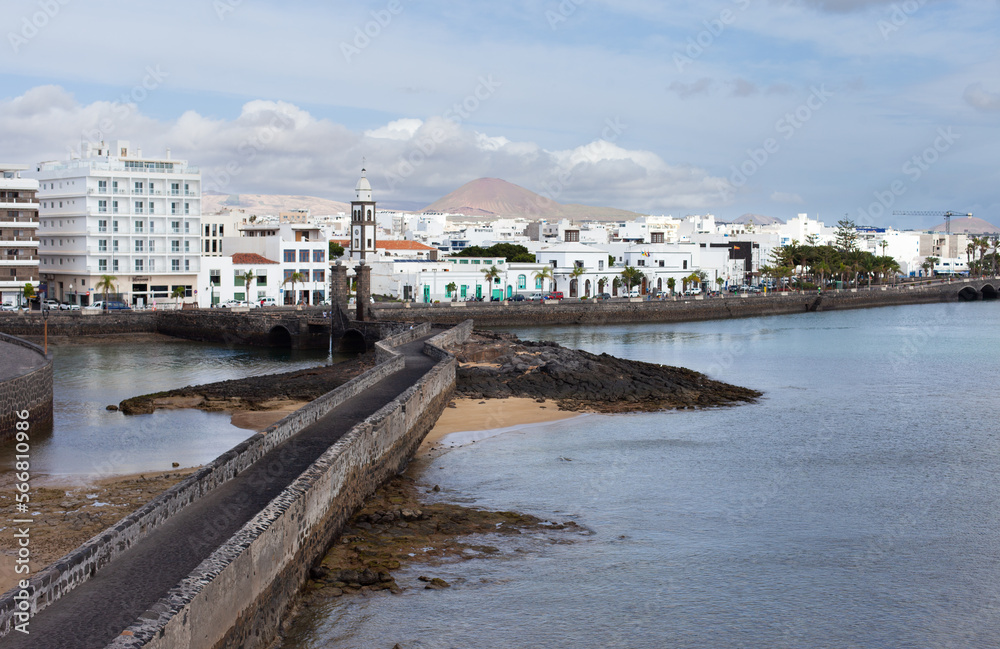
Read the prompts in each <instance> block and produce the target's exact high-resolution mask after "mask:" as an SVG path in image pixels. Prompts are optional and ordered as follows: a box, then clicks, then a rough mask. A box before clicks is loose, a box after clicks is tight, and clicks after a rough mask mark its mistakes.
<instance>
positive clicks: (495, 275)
mask: <svg viewBox="0 0 1000 649" xmlns="http://www.w3.org/2000/svg"><path fill="white" fill-rule="evenodd" d="M482 271H483V277H484V278H485V279H486V284H487V285H489V287H490V299H492V298H493V284H494V282H498V281H500V275H502V274H503V273H501V272H500V269H499V268H497V267H496V266H490V267H489V268H483V269H482Z"/></svg>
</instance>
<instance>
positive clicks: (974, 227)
mask: <svg viewBox="0 0 1000 649" xmlns="http://www.w3.org/2000/svg"><path fill="white" fill-rule="evenodd" d="M930 231H931V232H944V231H945V224H944V223H940V224H938V225H935V226H934V227H933V228H931V229H930ZM951 231H952V233H954V234H1000V228H998V227H997V226H995V225H993V224H992V223H990V222H988V221H984V220H982V219H980V218H976V217H975V216H957V217H955V218H953V219H952V220H951Z"/></svg>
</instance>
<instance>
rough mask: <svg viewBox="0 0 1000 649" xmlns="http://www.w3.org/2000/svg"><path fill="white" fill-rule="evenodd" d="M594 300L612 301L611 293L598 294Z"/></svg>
mask: <svg viewBox="0 0 1000 649" xmlns="http://www.w3.org/2000/svg"><path fill="white" fill-rule="evenodd" d="M594 299H595V300H610V299H611V293H598V294H597V295H596V296H595V297H594Z"/></svg>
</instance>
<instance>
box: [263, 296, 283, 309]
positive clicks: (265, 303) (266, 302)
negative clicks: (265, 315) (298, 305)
mask: <svg viewBox="0 0 1000 649" xmlns="http://www.w3.org/2000/svg"><path fill="white" fill-rule="evenodd" d="M259 305H260V306H262V307H263V306H278V301H277V300H275V299H274V298H273V297H265V298H261V299H260V302H259Z"/></svg>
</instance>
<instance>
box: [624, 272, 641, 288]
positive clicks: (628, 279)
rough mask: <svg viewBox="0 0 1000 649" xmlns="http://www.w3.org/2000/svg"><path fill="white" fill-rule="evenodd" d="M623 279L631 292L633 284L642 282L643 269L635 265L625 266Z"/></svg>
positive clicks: (636, 284)
mask: <svg viewBox="0 0 1000 649" xmlns="http://www.w3.org/2000/svg"><path fill="white" fill-rule="evenodd" d="M622 281H623V282H625V287H626V289H627V291H628V292H629V293H631V292H632V287H633V286H638V285H639V284H642V271H641V270H639V269H638V268H636V267H635V266H625V268H623V269H622Z"/></svg>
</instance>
